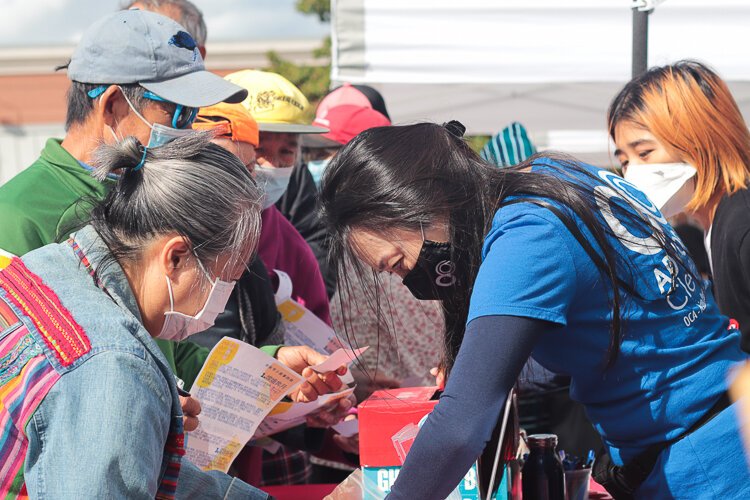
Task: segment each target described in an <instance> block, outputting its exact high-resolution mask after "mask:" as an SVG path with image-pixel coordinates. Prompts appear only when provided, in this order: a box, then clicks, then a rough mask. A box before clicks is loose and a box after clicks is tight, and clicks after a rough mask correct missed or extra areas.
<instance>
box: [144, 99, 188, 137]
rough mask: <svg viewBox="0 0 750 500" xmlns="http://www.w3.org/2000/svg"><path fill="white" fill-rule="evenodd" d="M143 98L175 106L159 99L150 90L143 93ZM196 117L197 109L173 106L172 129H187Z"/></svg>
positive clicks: (179, 105) (180, 105)
mask: <svg viewBox="0 0 750 500" xmlns="http://www.w3.org/2000/svg"><path fill="white" fill-rule="evenodd" d="M143 97H145V98H146V99H151V100H152V101H157V102H166V103H169V104H175V103H173V102H171V101H167V100H166V99H164V98H162V97H159V96H158V95H156V94H154V93H153V92H151V91H150V90H147V91H146V92H144V93H143ZM196 116H198V108H191V107H188V106H183V105H182V104H175V108H174V114H173V115H172V128H189V127H190V126H191V125H192V124H193V122H194V121H195V117H196Z"/></svg>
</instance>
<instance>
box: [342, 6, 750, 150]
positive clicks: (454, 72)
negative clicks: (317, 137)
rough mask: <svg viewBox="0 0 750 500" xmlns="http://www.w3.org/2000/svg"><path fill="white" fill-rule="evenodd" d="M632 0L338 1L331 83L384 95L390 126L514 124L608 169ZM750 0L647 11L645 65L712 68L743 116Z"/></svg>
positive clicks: (747, 98)
mask: <svg viewBox="0 0 750 500" xmlns="http://www.w3.org/2000/svg"><path fill="white" fill-rule="evenodd" d="M631 7H632V4H631V2H630V1H628V0H567V1H564V0H453V1H448V0H333V1H332V7H331V8H332V18H333V19H332V29H333V57H332V79H333V80H334V84H337V83H342V82H345V81H348V82H352V83H366V84H369V85H372V86H373V87H375V88H377V89H378V90H380V91H381V92H382V93H383V96H384V97H385V100H386V103H387V105H388V110H389V112H390V114H391V117H392V118H393V120H394V122H395V123H408V122H415V121H421V120H431V121H437V122H442V121H446V120H450V119H458V120H460V121H462V122H463V123H464V124H465V125H466V126H467V128H468V131H469V133H473V134H492V133H494V132H497V131H498V130H499V129H501V128H502V127H504V126H505V125H507V124H508V123H509V122H511V121H514V120H517V121H520V122H521V123H523V124H524V125H526V127H527V128H528V129H529V131H530V132H531V134H532V137H533V139H534V141H535V142H536V143H537V146H539V147H541V148H551V149H559V150H564V151H566V152H569V153H573V154H576V155H578V156H580V157H583V158H584V159H588V160H589V161H594V162H596V163H599V164H607V163H609V159H608V150H609V144H608V139H607V135H606V132H605V116H606V109H607V106H608V104H609V102H610V100H611V99H612V98H613V97H614V95H615V94H616V93H617V91H618V90H619V89H620V88H621V87H622V86H623V85H624V84H625V83H626V82H627V81H628V80H629V79H630V71H631V61H632V57H631V51H632V9H631ZM748 28H750V2H747V1H746V0H667V1H666V2H665V3H663V4H660V5H659V6H658V7H657V8H656V10H655V11H654V12H653V13H652V14H651V15H650V26H649V40H648V42H649V48H648V51H649V58H648V62H649V66H651V65H657V64H665V63H669V62H673V61H676V60H679V59H683V58H691V59H698V60H701V61H703V62H706V63H708V64H709V65H711V66H712V67H714V68H715V69H716V70H717V71H718V72H719V73H720V74H721V75H722V76H723V77H724V78H725V79H726V80H727V81H729V82H730V87H731V88H732V90H733V92H734V95H735V98H736V99H737V101H738V103H739V105H740V107H741V109H742V111H743V113H744V114H745V117H746V118H750V53H748V47H750V29H748Z"/></svg>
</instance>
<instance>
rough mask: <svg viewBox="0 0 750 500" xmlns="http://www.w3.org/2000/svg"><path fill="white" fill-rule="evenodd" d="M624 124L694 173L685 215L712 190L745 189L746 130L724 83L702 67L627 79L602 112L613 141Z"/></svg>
mask: <svg viewBox="0 0 750 500" xmlns="http://www.w3.org/2000/svg"><path fill="white" fill-rule="evenodd" d="M624 121H630V122H633V123H634V124H636V125H638V126H641V127H643V128H645V129H647V130H648V131H649V132H651V133H652V134H653V135H654V136H655V137H656V138H657V139H658V140H659V142H661V143H662V144H664V146H666V147H667V148H670V149H671V150H672V151H673V152H674V153H676V156H678V157H679V158H680V159H682V161H684V162H686V163H689V164H691V165H692V166H694V167H695V168H696V170H697V171H698V174H697V176H696V186H695V195H694V196H693V199H692V200H690V203H688V205H687V206H686V208H687V209H688V210H690V211H695V210H696V209H698V208H701V207H703V206H705V205H706V204H707V203H708V202H709V200H710V198H711V196H712V195H713V194H714V193H716V192H717V191H722V192H725V193H729V194H731V193H735V192H737V191H738V190H740V189H744V188H746V187H747V184H748V181H749V180H750V131H748V129H747V125H746V124H745V120H744V119H743V118H742V114H741V113H740V109H739V107H737V103H736V102H735V100H734V98H733V97H732V94H731V92H729V88H728V87H727V85H726V83H724V81H723V80H722V79H721V78H719V76H718V75H717V74H716V73H715V72H714V71H712V70H711V69H710V68H709V67H707V66H706V65H704V64H701V63H699V62H696V61H679V62H677V63H675V64H671V65H667V66H660V67H656V68H651V69H650V70H648V71H647V72H646V73H644V74H643V75H641V76H639V77H637V78H634V79H633V80H631V81H630V82H629V83H628V84H627V85H625V87H624V88H623V89H622V90H621V91H620V93H619V94H618V95H617V97H615V99H614V100H613V101H612V104H610V107H609V111H608V113H607V123H608V127H609V135H610V136H611V137H612V140H614V138H615V127H616V126H617V125H618V124H619V123H621V122H624Z"/></svg>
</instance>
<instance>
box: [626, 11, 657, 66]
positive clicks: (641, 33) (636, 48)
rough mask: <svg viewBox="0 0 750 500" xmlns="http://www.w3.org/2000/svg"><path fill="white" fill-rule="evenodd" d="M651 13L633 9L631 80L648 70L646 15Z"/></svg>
mask: <svg viewBox="0 0 750 500" xmlns="http://www.w3.org/2000/svg"><path fill="white" fill-rule="evenodd" d="M651 12H652V11H651V10H639V9H638V8H633V70H632V75H631V76H632V77H633V78H635V77H636V76H639V75H641V74H643V73H645V72H646V70H647V69H648V15H649V14H651Z"/></svg>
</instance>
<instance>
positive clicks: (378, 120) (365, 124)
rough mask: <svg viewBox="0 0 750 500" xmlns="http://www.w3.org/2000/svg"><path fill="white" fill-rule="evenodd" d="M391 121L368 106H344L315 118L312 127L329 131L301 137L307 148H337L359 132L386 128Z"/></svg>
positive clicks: (330, 109)
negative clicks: (315, 126) (374, 128)
mask: <svg viewBox="0 0 750 500" xmlns="http://www.w3.org/2000/svg"><path fill="white" fill-rule="evenodd" d="M390 124H391V121H390V120H389V119H388V118H386V117H385V116H384V115H383V114H382V113H379V112H378V111H375V110H374V109H372V108H371V107H369V106H358V105H352V104H345V105H341V106H335V107H333V108H329V109H328V110H327V113H326V115H325V117H316V118H315V120H314V121H313V125H317V126H319V127H325V128H327V129H328V130H329V131H328V132H327V133H325V134H321V135H315V136H313V135H310V136H304V137H302V145H303V146H304V147H307V148H339V147H341V146H343V145H345V144H346V143H348V142H349V141H351V140H352V139H353V138H354V137H355V136H357V135H359V133H360V132H364V131H365V130H367V129H370V128H373V127H386V126H388V125H390Z"/></svg>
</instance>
